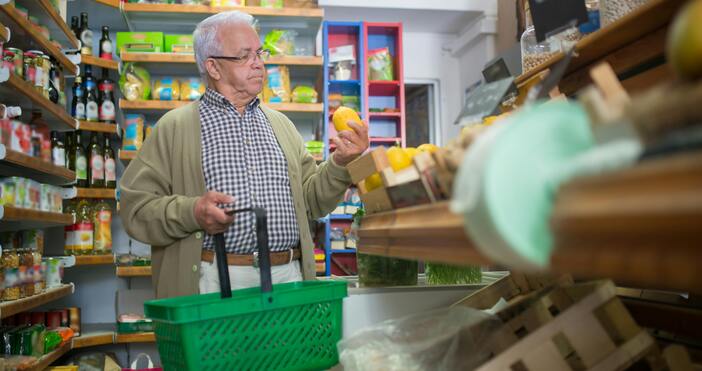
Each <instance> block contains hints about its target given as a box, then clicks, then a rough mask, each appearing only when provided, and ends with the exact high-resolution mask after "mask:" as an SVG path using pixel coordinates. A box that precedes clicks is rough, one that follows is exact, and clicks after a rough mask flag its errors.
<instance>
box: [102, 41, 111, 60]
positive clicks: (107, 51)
mask: <svg viewBox="0 0 702 371" xmlns="http://www.w3.org/2000/svg"><path fill="white" fill-rule="evenodd" d="M100 58H103V59H112V41H110V40H104V41H103V42H102V43H100Z"/></svg>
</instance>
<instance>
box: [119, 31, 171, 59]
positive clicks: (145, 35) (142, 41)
mask: <svg viewBox="0 0 702 371" xmlns="http://www.w3.org/2000/svg"><path fill="white" fill-rule="evenodd" d="M122 49H124V50H126V51H130V52H153V53H161V52H163V32H117V55H119V54H120V53H121V52H122Z"/></svg>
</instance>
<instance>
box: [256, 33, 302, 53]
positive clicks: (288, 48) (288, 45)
mask: <svg viewBox="0 0 702 371" xmlns="http://www.w3.org/2000/svg"><path fill="white" fill-rule="evenodd" d="M296 37H297V32H295V31H290V30H271V32H269V33H268V34H267V35H266V38H265V39H264V40H263V48H264V49H268V50H270V51H271V55H294V54H295V38H296Z"/></svg>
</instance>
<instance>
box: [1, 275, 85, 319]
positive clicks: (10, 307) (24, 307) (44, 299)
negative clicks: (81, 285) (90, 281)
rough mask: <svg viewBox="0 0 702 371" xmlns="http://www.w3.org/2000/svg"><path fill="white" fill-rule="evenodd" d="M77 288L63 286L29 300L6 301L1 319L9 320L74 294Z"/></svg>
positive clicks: (67, 285)
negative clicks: (16, 315) (11, 317)
mask: <svg viewBox="0 0 702 371" xmlns="http://www.w3.org/2000/svg"><path fill="white" fill-rule="evenodd" d="M74 289H75V287H74V286H73V284H72V283H68V284H63V285H61V286H59V287H55V288H51V289H46V291H44V292H43V293H41V294H39V295H34V296H30V297H28V298H24V299H19V300H13V301H6V302H2V303H0V318H7V317H10V316H12V315H15V314H17V313H21V312H26V311H28V310H32V309H34V308H36V307H38V306H40V305H44V304H46V303H50V302H52V301H54V300H57V299H60V298H62V297H65V296H68V295H71V294H73V291H74Z"/></svg>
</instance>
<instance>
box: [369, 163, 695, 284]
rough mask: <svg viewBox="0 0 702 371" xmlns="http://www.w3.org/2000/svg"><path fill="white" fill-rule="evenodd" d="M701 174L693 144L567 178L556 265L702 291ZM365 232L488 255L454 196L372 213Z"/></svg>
mask: <svg viewBox="0 0 702 371" xmlns="http://www.w3.org/2000/svg"><path fill="white" fill-rule="evenodd" d="M701 182H702V152H695V153H688V154H682V155H675V156H670V157H667V158H663V159H657V160H648V161H646V162H642V163H640V164H638V165H636V166H634V167H632V168H630V169H626V170H621V171H618V172H616V173H611V174H606V175H598V176H592V177H586V178H582V179H578V180H575V181H572V182H570V183H568V184H566V185H565V186H563V187H562V188H561V189H560V191H559V192H558V194H557V202H556V205H555V208H554V210H553V212H552V216H551V220H550V222H551V229H552V232H553V236H554V241H555V250H554V253H553V256H552V259H551V270H553V271H554V272H557V273H570V274H573V275H574V276H576V277H585V278H601V277H607V278H611V279H613V280H614V281H616V282H617V283H619V284H625V285H630V286H632V287H650V288H658V289H673V290H685V291H692V292H702V271H700V270H699V269H698V263H699V262H700V261H702V250H701V249H699V243H700V240H701V238H702V237H700V234H699V230H700V227H701V226H702V193H700V192H699V185H700V184H701ZM439 216H440V217H439ZM359 237H360V241H359V246H358V250H359V252H361V253H366V254H373V255H383V256H392V257H397V258H405V259H416V260H424V261H433V262H438V263H447V264H466V265H480V264H488V263H489V262H488V260H487V259H486V258H484V257H483V256H482V255H481V254H480V253H479V252H478V251H477V249H476V248H475V247H474V245H473V243H472V242H471V240H470V238H469V237H468V236H467V235H466V233H465V232H464V227H463V218H462V217H461V216H459V215H456V214H453V213H452V212H450V211H449V208H448V202H440V203H436V204H431V205H422V206H416V207H411V208H406V209H399V210H395V211H390V212H384V213H379V214H373V215H368V216H366V217H364V218H363V220H362V222H361V228H360V230H359Z"/></svg>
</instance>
